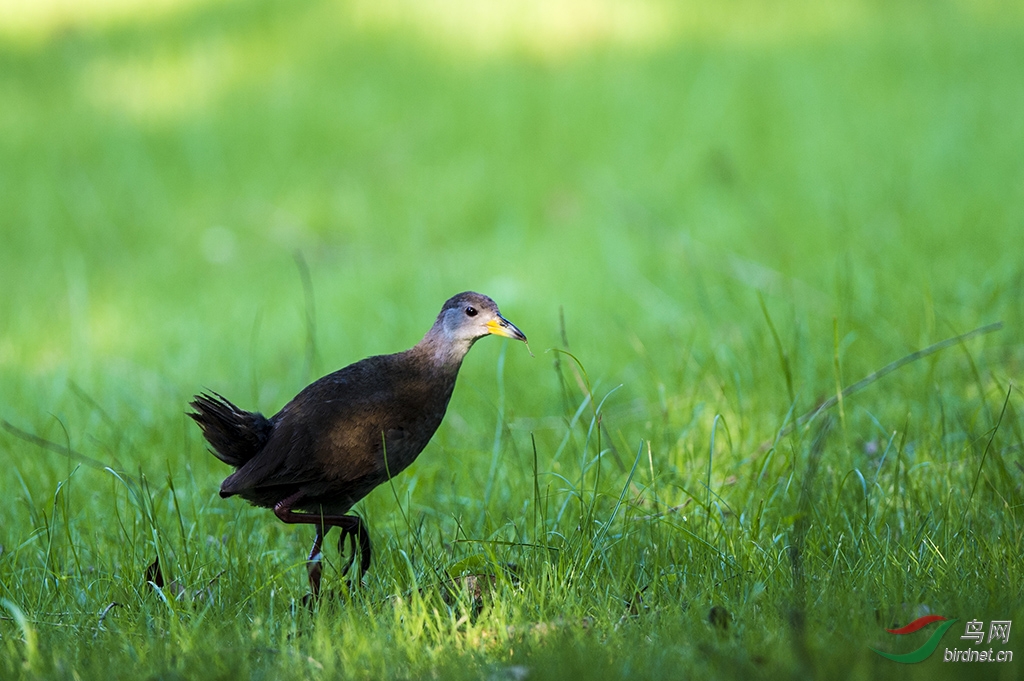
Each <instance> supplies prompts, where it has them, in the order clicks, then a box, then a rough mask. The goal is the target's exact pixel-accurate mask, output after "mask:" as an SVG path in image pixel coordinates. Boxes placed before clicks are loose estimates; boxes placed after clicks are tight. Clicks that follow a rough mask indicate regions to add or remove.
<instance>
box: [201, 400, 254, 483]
mask: <svg viewBox="0 0 1024 681" xmlns="http://www.w3.org/2000/svg"><path fill="white" fill-rule="evenodd" d="M189 406H190V407H192V408H193V409H195V411H194V412H189V414H188V415H189V416H191V417H192V419H193V420H194V421H195V422H196V423H198V424H199V427H200V428H202V430H203V437H205V438H206V441H207V442H209V443H210V446H211V447H212V448H213V455H214V456H216V457H217V458H218V459H220V460H221V461H223V462H224V463H227V464H231V465H232V466H234V467H235V468H238V467H240V466H242V465H243V464H245V462H246V461H248V460H249V459H251V458H252V457H254V456H255V455H256V453H257V452H259V451H260V450H261V449H263V445H265V444H266V443H267V440H268V439H270V431H271V430H273V425H272V424H271V423H270V421H269V420H268V419H267V417H265V416H264V415H263V414H260V413H258V412H252V411H244V410H242V409H239V408H238V407H236V406H235V405H233V404H231V403H230V402H228V401H227V400H226V399H224V398H223V397H222V396H220V395H218V394H217V393H213V394H212V395H210V394H207V393H203V394H201V395H196V396H195V399H194V400H193V401H192V402H190V403H189Z"/></svg>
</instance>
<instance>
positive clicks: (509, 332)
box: [487, 315, 526, 343]
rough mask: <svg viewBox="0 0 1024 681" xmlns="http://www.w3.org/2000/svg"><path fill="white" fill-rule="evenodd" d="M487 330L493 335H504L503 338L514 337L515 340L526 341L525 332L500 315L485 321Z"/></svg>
mask: <svg viewBox="0 0 1024 681" xmlns="http://www.w3.org/2000/svg"><path fill="white" fill-rule="evenodd" d="M487 332H488V333H491V334H494V335H495V336H504V337H505V338H514V339H515V340H521V341H523V342H524V343H525V342H526V334H525V333H523V332H522V331H520V330H519V329H518V328H516V325H515V324H513V323H512V322H510V321H509V320H507V319H505V318H504V317H502V316H501V315H498V318H497V319H492V320H491V321H489V322H487Z"/></svg>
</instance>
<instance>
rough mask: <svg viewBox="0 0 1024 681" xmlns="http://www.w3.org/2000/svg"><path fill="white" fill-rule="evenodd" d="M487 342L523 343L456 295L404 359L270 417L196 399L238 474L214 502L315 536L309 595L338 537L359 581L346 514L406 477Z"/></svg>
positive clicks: (365, 549) (377, 363)
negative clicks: (240, 502)
mask: <svg viewBox="0 0 1024 681" xmlns="http://www.w3.org/2000/svg"><path fill="white" fill-rule="evenodd" d="M488 335H495V336H504V337H506V338H512V339H515V340H519V341H523V342H524V343H525V342H526V335H525V334H524V333H523V332H522V331H520V330H519V329H518V328H517V327H516V326H515V324H513V323H512V322H510V321H508V320H507V319H505V318H504V317H503V316H502V315H501V312H500V311H499V310H498V306H497V304H496V303H495V302H494V301H493V300H492V299H491V298H489V297H488V296H485V295H483V294H480V293H476V292H473V291H465V292H463V293H459V294H457V295H455V296H452V297H451V298H449V299H448V300H447V301H446V302H445V303H444V305H443V306H442V308H441V312H440V313H439V314H438V315H437V319H436V321H435V322H434V324H433V326H431V327H430V330H429V331H427V333H426V335H424V336H423V338H422V340H420V341H419V342H418V343H417V344H416V345H415V346H413V347H412V348H410V349H409V350H405V351H404V352H398V353H395V354H389V355H375V356H372V357H367V358H366V359H363V360H360V361H358V362H355V363H354V364H350V365H348V366H346V367H344V368H343V369H339V370H337V371H335V372H333V373H330V374H327V375H326V376H324V377H322V378H320V379H318V380H316V381H314V382H313V383H311V384H309V385H308V386H306V387H305V388H304V389H303V390H302V391H300V392H299V393H298V394H297V395H296V396H295V397H294V398H292V400H291V401H290V402H288V403H287V404H286V405H285V406H284V407H283V408H282V409H281V410H280V411H279V412H277V413H276V414H274V415H273V416H271V417H269V418H267V417H266V416H264V415H263V414H261V413H259V412H252V411H245V410H243V409H240V408H239V407H237V406H235V405H234V404H232V403H231V402H230V401H228V400H227V399H226V398H224V397H223V396H221V395H220V394H218V393H216V392H213V391H206V392H201V393H200V394H197V395H195V396H194V398H193V400H192V401H191V402H190V403H189V406H190V407H191V408H192V409H193V411H191V412H187V413H188V416H190V417H191V418H192V419H193V420H195V422H196V423H197V424H199V428H200V429H201V430H202V434H203V436H204V438H205V439H206V441H207V443H208V444H209V447H210V451H211V453H212V454H213V455H214V456H215V457H217V458H218V459H220V460H221V461H223V462H224V463H226V464H229V465H231V466H233V467H234V468H235V471H234V472H233V473H231V474H230V475H229V476H227V478H225V479H224V481H223V483H222V484H221V486H220V496H221V497H223V498H228V497H232V496H239V497H241V498H242V499H244V500H246V501H248V502H249V503H251V504H253V505H255V506H258V507H262V508H270V509H273V511H274V514H275V515H276V516H277V518H278V519H279V520H281V521H282V522H284V523H289V524H295V523H300V524H309V525H313V526H314V527H315V529H316V536H315V538H314V540H313V548H312V549H311V550H310V553H309V558H308V559H307V561H306V568H307V573H308V577H309V585H310V591H311V593H310V596H311V597H312V598H313V599H316V598H317V597H318V596H319V594H320V586H321V580H322V574H323V569H322V566H321V561H322V559H323V551H322V546H323V541H324V538H325V537H326V535H327V534H328V533H329V532H330V530H331V528H332V527H337V528H339V529H340V531H341V537H340V539H339V540H338V548H339V551H342V552H343V553H344V544H345V541H346V539H348V540H349V542H350V553H349V558H348V561H347V562H346V563H345V565H344V567H343V569H342V573H343V574H345V575H347V574H348V571H349V569H350V568H351V566H352V563H353V561H354V559H355V554H356V550H357V547H358V552H359V554H360V565H359V577H358V580H359V581H361V580H362V578H363V576H364V575H365V574H366V572H367V571H368V570H369V568H370V563H371V555H372V547H371V544H370V535H369V533H368V532H367V529H366V524H365V523H364V522H363V520H362V518H360V517H359V516H357V515H348V513H349V511H350V510H351V509H352V507H353V506H354V505H355V504H356V502H358V501H359V500H360V499H362V498H363V497H365V496H366V495H367V494H369V493H370V491H372V490H373V489H374V488H375V487H377V486H378V485H380V484H381V483H383V482H385V481H387V480H388V479H390V478H392V477H394V476H396V475H398V474H399V473H401V472H402V471H403V470H405V469H406V468H408V467H409V465H410V464H412V462H413V461H415V460H416V457H417V456H419V454H420V452H422V451H423V449H424V447H426V445H427V443H428V442H429V441H430V439H431V437H433V435H434V432H435V431H436V430H437V428H438V426H439V425H440V424H441V421H442V419H443V418H444V415H445V411H446V409H447V407H448V402H449V400H450V399H451V396H452V392H453V390H454V388H455V382H456V378H457V377H458V373H459V368H460V367H461V366H462V361H463V359H464V358H465V356H466V353H468V352H469V349H470V348H471V347H472V346H473V344H474V343H475V342H476V341H477V340H479V339H480V338H483V337H484V336H488Z"/></svg>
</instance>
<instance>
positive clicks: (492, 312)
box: [431, 291, 526, 347]
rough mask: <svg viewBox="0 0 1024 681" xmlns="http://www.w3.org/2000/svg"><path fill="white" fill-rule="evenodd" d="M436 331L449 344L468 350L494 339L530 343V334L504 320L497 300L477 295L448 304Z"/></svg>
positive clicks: (468, 294) (468, 293)
mask: <svg viewBox="0 0 1024 681" xmlns="http://www.w3.org/2000/svg"><path fill="white" fill-rule="evenodd" d="M435 330H436V331H438V332H440V334H441V335H442V337H443V338H444V339H445V340H446V341H448V342H449V343H451V344H453V345H462V344H465V345H466V346H467V347H468V346H469V345H472V344H473V342H475V341H476V340H477V339H479V338H483V337H484V336H490V335H494V336H504V337H506V338H513V339H515V340H521V341H523V342H526V334H524V333H523V332H522V331H520V330H519V329H518V328H516V325H515V324H513V323H512V322H510V321H509V320H507V319H505V318H504V317H502V316H501V312H499V311H498V306H497V304H496V303H495V302H494V301H493V300H491V299H490V298H488V297H487V296H485V295H483V294H481V293H474V292H473V291H466V292H465V293H460V294H458V295H455V296H452V297H451V298H449V299H448V300H447V302H445V304H444V307H442V308H441V313H440V314H439V315H438V316H437V321H436V322H434V328H433V329H431V331H435Z"/></svg>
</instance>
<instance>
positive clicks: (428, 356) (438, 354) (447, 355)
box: [409, 328, 473, 374]
mask: <svg viewBox="0 0 1024 681" xmlns="http://www.w3.org/2000/svg"><path fill="white" fill-rule="evenodd" d="M472 346H473V341H472V340H463V339H452V338H449V337H447V336H446V335H445V334H444V332H443V331H439V330H438V329H437V328H432V329H431V330H430V331H428V332H427V335H425V336H424V337H423V340H421V341H420V342H419V343H417V344H416V345H415V347H413V348H412V349H411V350H410V351H409V352H410V353H412V354H414V355H417V356H418V357H419V358H421V359H420V361H422V362H424V363H426V364H427V365H428V366H430V367H431V368H432V369H435V370H437V371H439V372H441V373H451V374H456V373H458V371H459V367H461V366H462V360H463V359H465V357H466V353H467V352H469V349H470V348H471V347H472Z"/></svg>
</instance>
